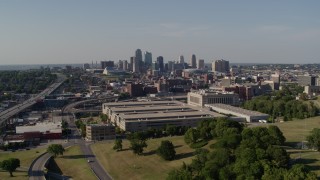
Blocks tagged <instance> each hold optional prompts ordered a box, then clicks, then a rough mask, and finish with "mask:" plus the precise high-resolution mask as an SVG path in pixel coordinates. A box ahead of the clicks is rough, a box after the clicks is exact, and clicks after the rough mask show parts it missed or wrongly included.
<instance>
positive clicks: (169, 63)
mask: <svg viewBox="0 0 320 180" xmlns="http://www.w3.org/2000/svg"><path fill="white" fill-rule="evenodd" d="M173 67H174V63H173V61H168V71H169V72H171V71H173V70H174V68H173Z"/></svg>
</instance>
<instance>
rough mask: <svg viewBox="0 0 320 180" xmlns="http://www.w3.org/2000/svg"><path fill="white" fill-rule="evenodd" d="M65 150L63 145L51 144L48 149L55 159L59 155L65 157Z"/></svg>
mask: <svg viewBox="0 0 320 180" xmlns="http://www.w3.org/2000/svg"><path fill="white" fill-rule="evenodd" d="M64 151H65V150H64V148H63V146H62V145H61V144H51V145H49V147H48V148H47V152H48V153H50V154H52V155H53V156H54V157H57V156H58V155H63V152H64Z"/></svg>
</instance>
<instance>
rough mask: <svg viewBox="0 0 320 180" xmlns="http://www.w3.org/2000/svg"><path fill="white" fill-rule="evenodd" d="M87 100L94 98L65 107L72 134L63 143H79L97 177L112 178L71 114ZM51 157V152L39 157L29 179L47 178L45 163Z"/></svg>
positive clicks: (70, 144) (67, 144)
mask: <svg viewBox="0 0 320 180" xmlns="http://www.w3.org/2000/svg"><path fill="white" fill-rule="evenodd" d="M113 98H114V97H110V99H113ZM87 101H92V100H85V101H79V102H75V103H71V104H69V105H67V106H66V107H65V108H64V109H63V112H64V113H65V116H64V117H63V119H64V120H66V121H67V122H68V123H69V128H70V129H71V135H70V136H69V141H68V143H65V144H63V146H64V147H68V146H72V145H76V144H78V145H79V146H80V149H81V151H82V152H83V154H84V155H85V156H86V158H87V159H88V160H90V162H88V165H89V166H90V168H91V169H92V171H93V172H94V173H95V175H96V177H97V179H100V180H112V177H111V176H110V175H109V174H108V173H107V172H106V170H105V169H104V168H103V166H101V164H100V163H99V162H98V160H97V159H96V157H95V156H94V154H93V152H92V150H91V147H90V143H88V142H86V141H85V140H83V139H82V138H81V136H80V133H79V131H78V130H77V128H76V125H75V123H74V119H73V116H71V112H72V110H73V107H75V106H76V105H78V104H80V103H83V102H87ZM50 157H51V155H50V154H48V153H45V154H44V155H42V156H40V157H38V159H36V160H35V162H34V163H33V164H32V165H31V167H30V170H29V180H43V179H45V177H44V172H43V170H44V166H45V163H46V162H47V161H48V160H49V158H50Z"/></svg>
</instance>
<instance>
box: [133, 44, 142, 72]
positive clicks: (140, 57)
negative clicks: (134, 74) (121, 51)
mask: <svg viewBox="0 0 320 180" xmlns="http://www.w3.org/2000/svg"><path fill="white" fill-rule="evenodd" d="M135 54H136V56H135V57H136V58H135V59H136V61H137V63H138V66H139V71H140V69H142V66H143V61H142V51H141V49H137V50H136V53H135Z"/></svg>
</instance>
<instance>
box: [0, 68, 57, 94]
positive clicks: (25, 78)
mask: <svg viewBox="0 0 320 180" xmlns="http://www.w3.org/2000/svg"><path fill="white" fill-rule="evenodd" d="M56 78H57V75H56V74H52V73H51V71H50V69H40V70H28V71H0V92H3V91H14V93H27V94H35V93H38V92H39V91H41V90H44V89H46V88H47V87H48V85H50V84H51V83H52V82H54V81H55V80H56Z"/></svg>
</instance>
